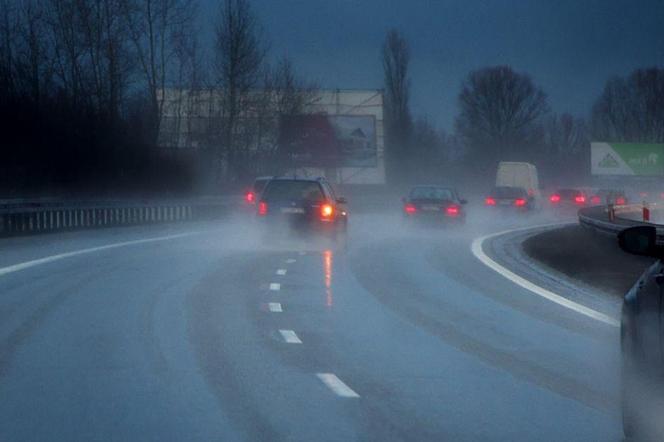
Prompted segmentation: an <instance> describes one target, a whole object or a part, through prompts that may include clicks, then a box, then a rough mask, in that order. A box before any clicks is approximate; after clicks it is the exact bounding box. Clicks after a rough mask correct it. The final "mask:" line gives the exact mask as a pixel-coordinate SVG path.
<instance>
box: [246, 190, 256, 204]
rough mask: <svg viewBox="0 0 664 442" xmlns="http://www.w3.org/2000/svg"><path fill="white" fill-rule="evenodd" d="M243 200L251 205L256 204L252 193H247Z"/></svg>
mask: <svg viewBox="0 0 664 442" xmlns="http://www.w3.org/2000/svg"><path fill="white" fill-rule="evenodd" d="M244 199H245V200H246V201H247V202H248V203H251V204H253V203H255V202H256V194H254V192H247V194H246V195H245V196H244Z"/></svg>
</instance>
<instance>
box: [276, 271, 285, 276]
mask: <svg viewBox="0 0 664 442" xmlns="http://www.w3.org/2000/svg"><path fill="white" fill-rule="evenodd" d="M285 274H286V269H279V270H277V275H279V276H284V275H285Z"/></svg>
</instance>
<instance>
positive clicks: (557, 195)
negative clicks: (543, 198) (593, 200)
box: [549, 188, 590, 210]
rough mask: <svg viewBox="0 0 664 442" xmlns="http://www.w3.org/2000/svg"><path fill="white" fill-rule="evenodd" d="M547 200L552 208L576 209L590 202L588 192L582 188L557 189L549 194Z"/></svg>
mask: <svg viewBox="0 0 664 442" xmlns="http://www.w3.org/2000/svg"><path fill="white" fill-rule="evenodd" d="M549 202H550V203H551V206H552V207H554V208H573V209H575V210H576V209H578V208H580V207H585V206H586V205H588V204H590V198H589V196H588V192H586V191H585V190H583V189H572V188H570V189H558V190H557V191H555V192H553V193H552V194H551V195H550V196H549Z"/></svg>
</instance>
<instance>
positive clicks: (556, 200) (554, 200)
mask: <svg viewBox="0 0 664 442" xmlns="http://www.w3.org/2000/svg"><path fill="white" fill-rule="evenodd" d="M549 201H551V202H552V203H559V202H560V195H557V194H554V195H551V196H550V197H549Z"/></svg>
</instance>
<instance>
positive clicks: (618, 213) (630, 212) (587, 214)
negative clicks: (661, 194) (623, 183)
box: [578, 204, 664, 243]
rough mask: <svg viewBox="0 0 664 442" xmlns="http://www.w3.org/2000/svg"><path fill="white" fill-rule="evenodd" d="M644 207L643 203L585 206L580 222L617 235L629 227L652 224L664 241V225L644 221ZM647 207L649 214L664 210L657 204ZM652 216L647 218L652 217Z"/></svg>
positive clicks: (660, 239)
mask: <svg viewBox="0 0 664 442" xmlns="http://www.w3.org/2000/svg"><path fill="white" fill-rule="evenodd" d="M643 207H644V206H643V205H642V204H628V205H623V206H594V207H585V208H583V209H580V210H579V212H578V217H579V224H581V225H582V226H583V227H587V228H590V229H593V230H595V231H597V232H600V233H604V234H608V235H617V234H618V233H619V232H620V231H621V230H624V229H626V228H628V227H633V226H642V225H650V226H654V227H656V228H657V229H658V234H657V240H658V242H662V243H664V226H662V225H661V224H655V223H652V222H650V221H644V220H643V218H644V215H643ZM647 208H648V211H649V214H650V213H652V214H660V213H662V211H663V210H664V208H662V207H659V206H658V205H656V204H650V205H648V207H647ZM650 216H652V215H649V216H648V217H646V219H651V218H650Z"/></svg>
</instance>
